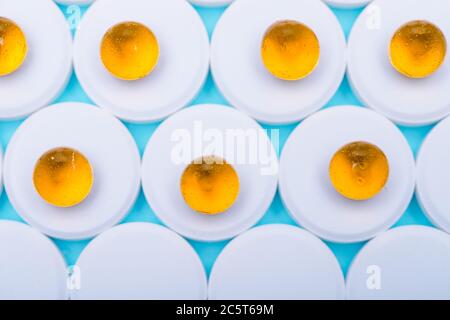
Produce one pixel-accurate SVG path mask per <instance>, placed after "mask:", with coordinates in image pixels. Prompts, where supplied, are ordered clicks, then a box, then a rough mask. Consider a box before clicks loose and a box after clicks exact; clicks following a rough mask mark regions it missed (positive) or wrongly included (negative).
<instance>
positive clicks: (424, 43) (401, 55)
mask: <svg viewBox="0 0 450 320" xmlns="http://www.w3.org/2000/svg"><path fill="white" fill-rule="evenodd" d="M446 53H447V40H446V39H445V36H444V34H443V33H442V31H441V30H440V29H439V28H438V27H437V26H436V25H434V24H432V23H430V22H427V21H421V20H418V21H411V22H409V23H406V24H405V25H403V26H401V27H400V28H399V29H398V30H397V31H396V32H395V34H394V36H393V37H392V40H391V43H390V47H389V55H390V60H391V64H392V65H393V67H394V68H395V69H396V70H397V71H398V72H400V73H401V74H403V75H405V76H407V77H410V78H425V77H428V76H430V75H431V74H433V73H434V72H436V71H437V70H438V69H439V67H440V66H441V65H442V63H443V62H444V60H445V56H446Z"/></svg>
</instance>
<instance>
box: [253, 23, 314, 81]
mask: <svg viewBox="0 0 450 320" xmlns="http://www.w3.org/2000/svg"><path fill="white" fill-rule="evenodd" d="M261 56H262V60H263V63H264V65H265V67H266V69H267V70H268V71H269V72H270V73H271V74H272V75H273V76H275V77H277V78H279V79H282V80H290V81H295V80H300V79H302V78H305V77H307V76H308V75H310V74H311V73H312V72H313V71H314V69H315V68H316V67H317V65H318V63H319V58H320V44H319V40H318V38H317V36H316V34H315V33H314V31H313V30H311V29H310V28H309V27H308V26H306V25H304V24H302V23H299V22H297V21H292V20H283V21H278V22H276V23H274V24H273V25H272V26H270V27H269V29H268V30H267V31H266V33H265V35H264V38H263V41H262V46H261Z"/></svg>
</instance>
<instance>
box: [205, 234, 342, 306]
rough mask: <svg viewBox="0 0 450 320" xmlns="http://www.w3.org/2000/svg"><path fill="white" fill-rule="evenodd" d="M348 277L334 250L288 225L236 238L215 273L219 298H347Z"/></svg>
mask: <svg viewBox="0 0 450 320" xmlns="http://www.w3.org/2000/svg"><path fill="white" fill-rule="evenodd" d="M344 293H345V288H344V277H343V275H342V271H341V269H340V267H339V264H338V262H337V260H336V258H335V256H334V255H333V253H332V252H331V250H330V249H329V248H328V247H327V246H326V245H325V244H324V243H323V242H322V241H320V240H319V239H318V238H316V237H315V236H313V235H312V234H311V233H309V232H307V231H304V230H301V229H299V228H296V227H293V226H288V225H266V226H262V227H257V228H254V229H252V230H250V231H247V232H246V233H244V234H242V235H240V236H239V237H237V238H236V239H234V240H232V241H231V242H230V243H229V244H228V245H227V246H226V247H225V249H224V250H223V251H222V253H221V254H220V256H219V257H218V258H217V260H216V262H215V264H214V267H213V269H212V271H211V276H210V282H209V298H210V299H217V300H222V299H225V300H260V299H262V300H266V299H270V300H271V299H276V300H279V299H280V300H281V299H289V300H290V299H295V300H297V299H299V300H302V299H343V297H344Z"/></svg>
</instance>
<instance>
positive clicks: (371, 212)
mask: <svg viewBox="0 0 450 320" xmlns="http://www.w3.org/2000/svg"><path fill="white" fill-rule="evenodd" d="M325 128H326V129H325ZM305 137H306V138H305ZM357 141H364V142H368V143H371V144H373V145H375V146H377V147H378V148H380V149H381V150H382V151H383V153H384V154H385V155H386V157H387V160H388V163H389V177H388V180H387V183H386V185H385V186H384V188H383V189H382V190H381V191H380V193H378V194H377V195H376V196H375V197H373V198H371V199H369V200H365V201H355V200H350V199H348V198H345V197H343V196H342V195H341V194H339V193H338V192H337V191H336V189H335V188H334V186H333V184H332V182H331V179H330V175H329V168H330V161H331V159H332V158H333V155H334V154H335V153H336V152H337V151H338V150H340V149H341V148H342V147H343V146H345V145H347V144H349V143H352V142H357ZM305 155H307V156H305ZM414 184H415V163H414V157H413V154H412V152H411V148H410V147H409V144H408V142H407V141H406V139H405V137H404V136H403V135H402V133H401V132H400V130H399V129H398V128H397V127H396V126H395V125H394V124H393V123H392V122H391V121H389V120H388V119H386V118H385V117H383V116H381V115H380V114H378V113H376V112H374V111H371V110H369V109H367V108H360V107H355V106H338V107H332V108H329V109H325V110H323V111H320V112H318V113H316V114H314V115H312V116H311V117H309V118H308V119H306V120H304V121H303V122H302V123H301V124H300V125H299V126H298V127H297V128H296V129H295V130H294V131H293V132H292V134H291V136H290V137H289V139H288V141H287V142H286V144H285V146H284V149H283V152H282V154H281V160H280V179H279V187H280V194H281V198H282V200H283V202H284V204H285V205H286V207H287V209H288V210H289V213H290V214H291V215H292V217H293V218H294V219H295V220H296V221H297V222H298V223H299V224H300V225H301V226H303V227H305V228H306V229H308V230H310V231H311V232H313V233H315V234H317V235H318V236H319V237H321V238H323V239H326V240H329V241H333V242H341V243H350V242H360V241H365V240H368V239H370V238H372V237H374V236H376V235H377V234H379V233H380V232H383V231H385V230H387V229H388V228H390V227H391V226H392V225H393V224H394V223H395V222H397V220H398V219H399V218H400V217H401V215H402V214H403V213H404V212H405V210H406V208H407V207H408V205H409V203H410V201H411V199H412V197H413V194H414ZM311 195H314V196H311Z"/></svg>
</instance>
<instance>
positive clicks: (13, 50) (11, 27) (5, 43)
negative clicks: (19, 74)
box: [0, 17, 28, 77]
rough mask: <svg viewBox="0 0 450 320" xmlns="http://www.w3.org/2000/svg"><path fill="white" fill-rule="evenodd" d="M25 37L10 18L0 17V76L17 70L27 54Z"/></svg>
mask: <svg viewBox="0 0 450 320" xmlns="http://www.w3.org/2000/svg"><path fill="white" fill-rule="evenodd" d="M27 50H28V46H27V39H26V37H25V34H24V33H23V31H22V29H20V27H19V26H18V25H17V24H16V23H15V22H14V21H12V20H9V19H7V18H2V17H0V77H2V76H6V75H9V74H11V73H13V72H15V71H17V70H18V69H19V68H20V67H21V66H22V64H23V62H24V61H25V58H26V55H27Z"/></svg>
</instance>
